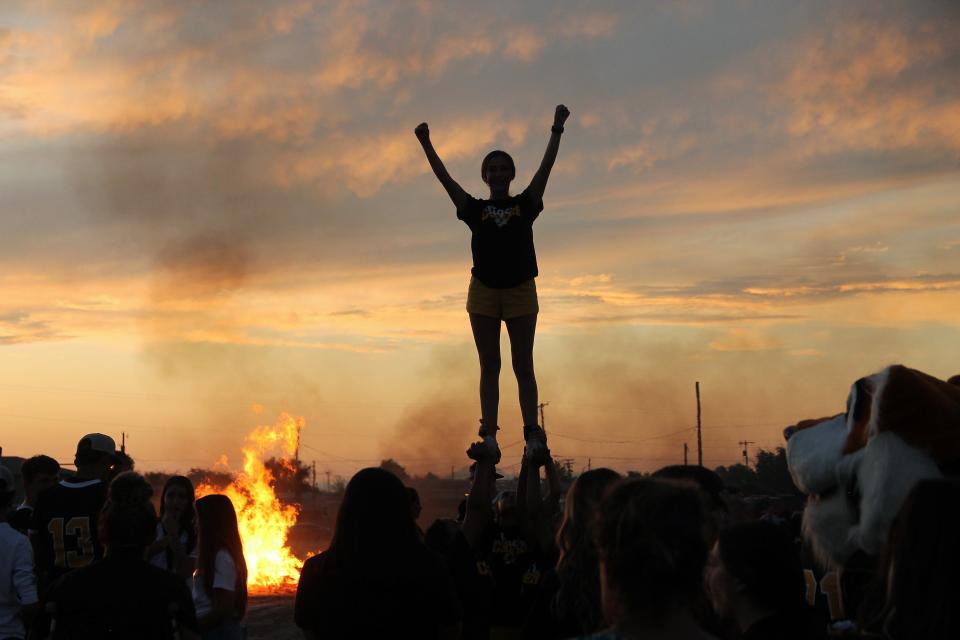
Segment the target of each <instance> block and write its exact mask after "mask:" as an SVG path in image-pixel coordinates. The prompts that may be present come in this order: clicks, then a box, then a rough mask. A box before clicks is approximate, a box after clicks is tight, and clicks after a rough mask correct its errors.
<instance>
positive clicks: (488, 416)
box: [470, 313, 509, 438]
mask: <svg viewBox="0 0 960 640" xmlns="http://www.w3.org/2000/svg"><path fill="white" fill-rule="evenodd" d="M470 326H471V327H472V328H473V340H474V342H476V343H477V355H479V356H480V417H481V418H482V419H483V423H484V424H485V425H487V426H488V427H491V429H492V432H491V433H488V434H487V435H491V436H493V437H494V438H495V437H496V436H497V434H496V426H497V412H498V410H499V405H500V318H491V317H489V316H482V315H479V314H476V313H471V314H470ZM508 326H509V325H508Z"/></svg>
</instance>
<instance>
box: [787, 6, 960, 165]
mask: <svg viewBox="0 0 960 640" xmlns="http://www.w3.org/2000/svg"><path fill="white" fill-rule="evenodd" d="M958 27H960V24H958V23H957V21H956V20H949V19H948V20H938V21H932V20H931V21H926V22H922V23H920V24H919V25H917V24H914V25H910V24H909V23H907V24H899V23H897V22H880V21H876V20H871V19H866V18H864V19H856V18H854V19H846V20H843V21H841V22H840V23H839V24H837V25H836V26H833V27H832V28H830V29H829V30H827V31H825V32H819V33H813V34H810V35H808V36H806V37H804V38H803V39H802V40H801V41H800V42H799V43H797V45H796V46H795V47H793V48H792V52H793V53H794V56H795V57H794V59H793V60H792V61H791V64H790V68H789V69H788V72H787V74H786V76H785V77H784V79H783V81H782V82H780V83H778V84H777V85H776V87H775V90H774V92H775V95H776V96H777V97H778V98H779V99H780V100H781V101H782V103H783V104H784V105H785V106H787V108H788V113H789V119H788V121H787V123H786V127H787V131H788V132H789V133H790V134H791V135H793V136H795V137H798V138H804V139H806V141H807V142H808V145H807V148H808V150H809V152H812V153H823V152H830V151H836V150H841V149H850V148H868V149H884V148H890V147H901V148H902V147H915V146H923V145H930V146H934V147H938V146H948V147H951V148H954V149H957V148H960V95H958V94H957V91H956V87H955V86H954V85H955V84H956V83H955V82H954V77H955V76H956V72H957V68H956V64H955V63H954V62H951V60H955V59H956V56H957V55H958V54H960V41H958V39H957V38H956V29H957V28H958ZM937 69H940V71H941V72H939V73H937V72H936V71H933V72H931V71H932V70H937ZM951 70H952V72H951Z"/></svg>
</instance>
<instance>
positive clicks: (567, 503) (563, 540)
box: [557, 468, 620, 565]
mask: <svg viewBox="0 0 960 640" xmlns="http://www.w3.org/2000/svg"><path fill="white" fill-rule="evenodd" d="M619 479H620V474H619V473H617V472H616V471H614V470H612V469H603V468H601V469H592V470H590V471H585V472H584V473H581V474H580V476H579V477H577V479H576V480H574V481H573V484H571V485H570V488H569V489H568V490H567V495H566V498H565V499H564V503H563V520H562V521H561V522H560V528H559V530H558V531H557V548H558V549H559V550H560V559H559V561H558V564H559V565H564V564H566V563H568V562H570V561H572V560H573V559H574V556H576V555H578V554H580V553H583V552H587V554H588V555H589V556H590V558H591V561H592V562H595V561H596V552H595V551H594V546H593V537H592V535H591V532H592V525H593V521H594V520H595V519H596V517H597V509H598V507H599V505H600V500H601V498H603V494H604V492H605V491H606V490H607V489H608V488H609V487H610V485H612V484H613V483H614V482H616V481H617V480H619Z"/></svg>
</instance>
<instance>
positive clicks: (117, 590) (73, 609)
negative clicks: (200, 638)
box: [47, 555, 197, 640]
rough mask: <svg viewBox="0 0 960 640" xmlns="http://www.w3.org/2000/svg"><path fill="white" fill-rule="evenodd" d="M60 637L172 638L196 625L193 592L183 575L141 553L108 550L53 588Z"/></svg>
mask: <svg viewBox="0 0 960 640" xmlns="http://www.w3.org/2000/svg"><path fill="white" fill-rule="evenodd" d="M47 599H48V601H50V602H53V603H54V604H55V606H56V613H55V619H56V627H55V628H56V631H55V632H54V635H53V637H54V639H55V640H56V638H144V639H154V638H158V639H159V638H172V637H173V629H174V623H175V624H176V626H177V628H181V629H190V630H192V631H194V632H195V631H197V617H196V613H195V611H194V607H193V598H192V597H191V596H190V591H189V590H188V589H187V584H186V582H185V581H184V580H183V578H181V577H179V576H177V575H175V574H173V573H170V572H168V571H164V570H163V569H160V568H159V567H154V566H152V565H150V564H149V563H148V562H146V561H145V560H143V559H142V557H139V556H133V557H130V556H119V557H117V556H114V555H108V556H107V557H106V558H104V559H103V560H100V561H98V562H95V563H93V564H91V565H90V566H88V567H84V568H82V569H77V570H76V571H71V572H70V573H68V574H66V575H64V576H63V577H62V578H60V579H59V580H58V581H57V582H56V583H54V585H53V586H52V587H51V588H50V592H49V594H48V597H47Z"/></svg>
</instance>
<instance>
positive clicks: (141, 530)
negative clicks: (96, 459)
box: [97, 471, 157, 555]
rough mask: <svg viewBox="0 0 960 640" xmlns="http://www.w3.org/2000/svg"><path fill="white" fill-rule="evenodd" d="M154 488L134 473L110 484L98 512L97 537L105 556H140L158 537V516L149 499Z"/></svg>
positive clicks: (124, 474) (122, 475) (118, 477)
mask: <svg viewBox="0 0 960 640" xmlns="http://www.w3.org/2000/svg"><path fill="white" fill-rule="evenodd" d="M152 496H153V488H152V487H151V486H150V483H149V482H147V481H146V480H145V479H144V477H143V476H141V475H140V474H139V473H136V472H134V471H126V472H124V473H121V474H120V475H118V476H117V477H116V478H114V479H113V482H111V483H110V490H109V493H108V494H107V501H106V502H105V503H104V505H103V509H102V510H101V511H100V522H99V525H98V527H97V535H98V536H99V537H100V542H101V543H102V544H103V545H104V546H105V547H106V548H107V552H108V553H116V552H120V551H132V552H135V553H139V554H141V555H142V552H143V550H144V549H145V548H146V546H147V545H148V544H150V543H151V542H153V539H154V537H155V536H156V533H157V512H156V511H154V509H153V503H152V502H150V498H151V497H152Z"/></svg>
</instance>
